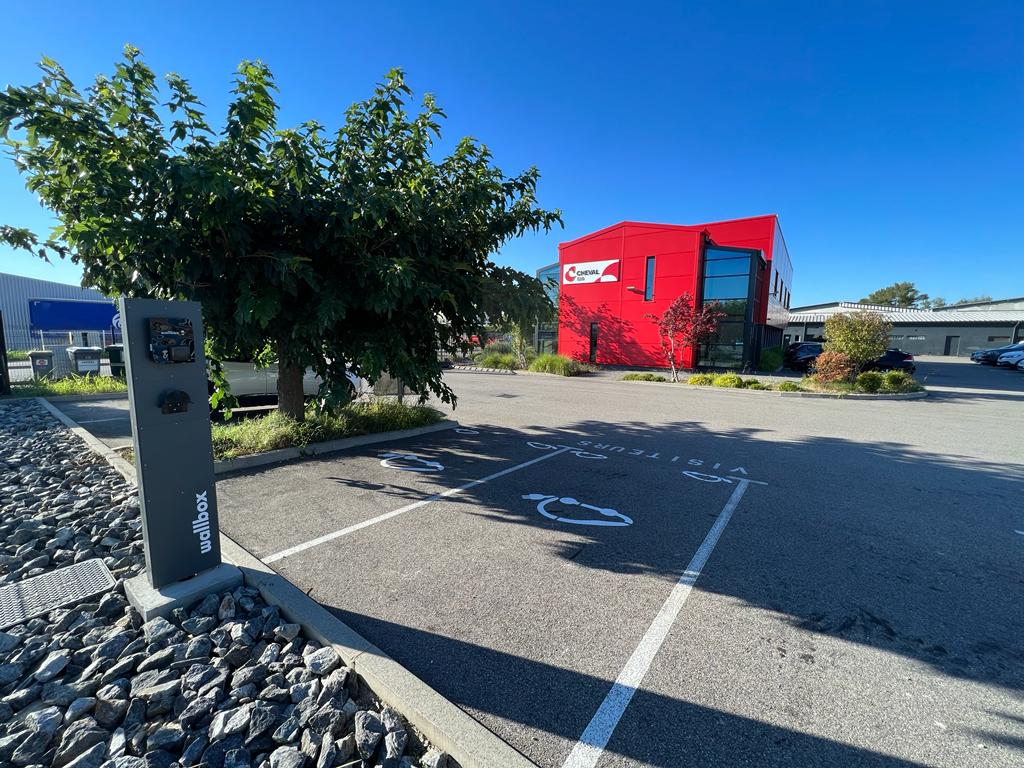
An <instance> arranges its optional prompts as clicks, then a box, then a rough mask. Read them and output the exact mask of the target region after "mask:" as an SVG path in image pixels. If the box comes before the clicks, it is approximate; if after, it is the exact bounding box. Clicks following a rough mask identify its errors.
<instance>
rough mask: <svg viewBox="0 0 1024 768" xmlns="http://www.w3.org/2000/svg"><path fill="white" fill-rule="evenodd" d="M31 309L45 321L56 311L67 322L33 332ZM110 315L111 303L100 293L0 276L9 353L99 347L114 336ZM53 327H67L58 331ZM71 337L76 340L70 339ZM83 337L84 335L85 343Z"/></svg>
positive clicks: (0, 312)
mask: <svg viewBox="0 0 1024 768" xmlns="http://www.w3.org/2000/svg"><path fill="white" fill-rule="evenodd" d="M54 300H57V301H54ZM79 302H81V303H79ZM33 305H34V307H33ZM33 309H34V310H35V311H36V312H37V314H38V315H39V316H42V315H43V314H44V313H47V317H48V318H54V317H56V316H58V312H55V311H54V310H59V315H60V316H63V317H66V318H68V319H67V321H66V322H57V323H56V324H54V323H47V324H45V329H42V328H39V327H36V328H34V327H33V324H32V310H33ZM69 310H71V311H69ZM76 310H77V311H76ZM112 315H113V309H112V303H111V301H110V299H108V298H107V297H106V296H104V295H103V294H102V293H100V292H99V291H94V290H92V289H91V288H79V287H78V286H77V285H67V284H65V283H56V282H52V281H50V280H36V279H34V278H31V277H22V276H20V275H9V274H6V273H3V272H0V317H2V319H3V329H4V330H3V332H4V341H5V343H6V345H7V349H9V350H29V349H42V348H44V347H45V348H49V347H50V346H59V345H62V344H63V345H65V346H66V345H68V344H71V343H73V344H82V345H83V346H84V345H87V344H90V343H95V344H99V345H101V346H102V345H103V344H104V343H105V340H109V339H110V338H111V334H112V332H113V329H112V328H111V321H110V318H111V317H112ZM54 325H57V326H67V327H59V328H57V327H54ZM72 333H74V334H75V337H74V338H69V334H72ZM83 333H84V334H86V335H85V338H84V339H83V338H82V334H83Z"/></svg>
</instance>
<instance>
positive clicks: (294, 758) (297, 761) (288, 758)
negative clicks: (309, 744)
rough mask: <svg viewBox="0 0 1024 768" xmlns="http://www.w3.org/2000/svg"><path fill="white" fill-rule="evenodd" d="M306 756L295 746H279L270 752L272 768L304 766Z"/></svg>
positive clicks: (299, 767)
mask: <svg viewBox="0 0 1024 768" xmlns="http://www.w3.org/2000/svg"><path fill="white" fill-rule="evenodd" d="M305 765H306V756H305V755H304V754H303V753H302V752H300V751H299V750H297V749H295V747H278V748H277V749H275V750H274V751H273V752H271V753H270V768H303V766H305Z"/></svg>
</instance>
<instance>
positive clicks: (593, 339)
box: [589, 323, 597, 363]
mask: <svg viewBox="0 0 1024 768" xmlns="http://www.w3.org/2000/svg"><path fill="white" fill-rule="evenodd" d="M589 359H590V362H592V363H596V362H597V323H591V324H590V356H589Z"/></svg>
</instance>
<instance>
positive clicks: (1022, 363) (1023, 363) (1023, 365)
mask: <svg viewBox="0 0 1024 768" xmlns="http://www.w3.org/2000/svg"><path fill="white" fill-rule="evenodd" d="M1017 370H1018V371H1024V360H1021V361H1020V362H1019V363H1017Z"/></svg>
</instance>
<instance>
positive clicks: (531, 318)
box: [481, 267, 556, 368]
mask: <svg viewBox="0 0 1024 768" xmlns="http://www.w3.org/2000/svg"><path fill="white" fill-rule="evenodd" d="M481 301H482V304H483V310H484V314H485V315H486V317H487V319H488V322H489V323H490V325H491V327H492V328H493V329H494V330H496V331H497V332H498V333H502V334H508V335H510V336H511V337H512V348H513V353H514V354H515V355H516V358H517V359H518V361H519V365H520V366H521V367H524V368H525V367H526V364H527V359H526V358H527V348H528V347H529V344H530V340H531V339H532V337H533V329H534V327H535V326H536V324H537V323H546V322H550V321H551V320H553V319H554V318H555V316H556V311H555V306H554V304H552V302H551V298H550V297H549V295H548V291H547V290H546V286H545V285H544V284H543V283H542V282H541V281H540V280H538V279H537V278H535V277H531V276H528V275H524V274H523V273H522V272H519V271H518V270H515V269H512V268H510V267H495V269H494V270H493V271H492V275H491V279H490V280H488V281H487V282H486V283H485V285H484V289H483V293H482V296H481Z"/></svg>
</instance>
